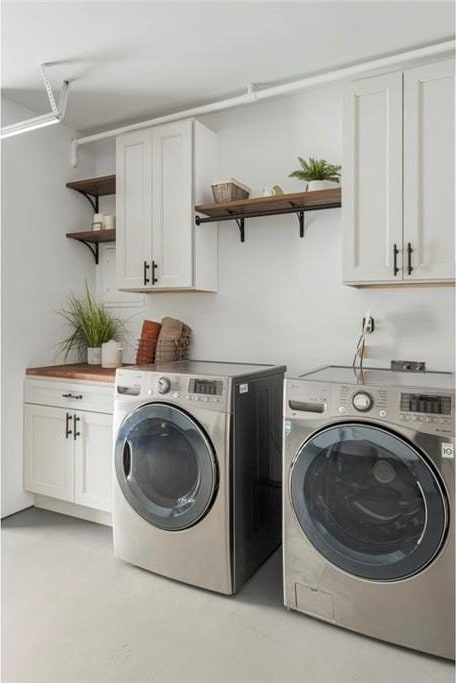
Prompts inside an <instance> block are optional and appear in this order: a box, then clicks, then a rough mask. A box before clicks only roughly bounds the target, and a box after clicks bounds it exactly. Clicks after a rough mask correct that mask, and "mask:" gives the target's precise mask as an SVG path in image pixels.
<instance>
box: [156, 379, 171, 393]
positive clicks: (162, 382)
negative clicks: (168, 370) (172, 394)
mask: <svg viewBox="0 0 456 683" xmlns="http://www.w3.org/2000/svg"><path fill="white" fill-rule="evenodd" d="M170 388H171V382H170V381H169V379H167V378H166V377H160V379H159V380H158V393H159V394H167V393H168V391H169V390H170Z"/></svg>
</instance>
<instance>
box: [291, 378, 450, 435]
mask: <svg viewBox="0 0 456 683" xmlns="http://www.w3.org/2000/svg"><path fill="white" fill-rule="evenodd" d="M285 414H286V417H287V418H291V419H293V418H294V419H298V420H304V421H307V422H309V423H312V424H314V423H315V424H320V423H321V420H322V419H324V420H331V419H332V418H340V419H344V420H346V419H350V418H354V419H356V418H361V417H362V418H363V419H366V420H379V421H381V422H383V423H384V424H386V425H388V424H391V425H404V427H405V426H407V427H408V428H410V429H414V430H415V431H417V432H423V433H426V434H435V435H437V436H442V437H444V436H448V437H453V436H454V433H455V424H454V416H455V405H454V394H453V393H452V392H447V393H445V392H442V391H438V390H432V389H428V390H426V393H424V392H423V393H418V392H416V393H415V392H412V391H410V390H408V389H401V388H400V387H383V386H374V385H364V384H359V385H356V384H337V383H334V384H332V383H329V382H328V383H327V382H315V381H306V380H305V379H296V380H295V379H287V381H286V404H285Z"/></svg>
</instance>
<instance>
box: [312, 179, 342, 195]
mask: <svg viewBox="0 0 456 683" xmlns="http://www.w3.org/2000/svg"><path fill="white" fill-rule="evenodd" d="M333 187H340V183H336V182H334V180H310V181H309V182H308V183H307V188H306V190H307V192H315V191H316V190H329V189H330V188H333Z"/></svg>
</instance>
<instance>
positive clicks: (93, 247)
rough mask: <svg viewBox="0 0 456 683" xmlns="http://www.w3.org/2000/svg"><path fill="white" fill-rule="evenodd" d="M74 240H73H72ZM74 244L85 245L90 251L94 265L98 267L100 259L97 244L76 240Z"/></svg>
mask: <svg viewBox="0 0 456 683" xmlns="http://www.w3.org/2000/svg"><path fill="white" fill-rule="evenodd" d="M73 239H74V238H73ZM76 242H80V243H81V244H85V245H86V247H89V249H90V251H91V252H92V256H93V258H94V259H95V265H96V266H98V262H99V258H100V249H99V245H98V242H86V240H78V239H77V240H76Z"/></svg>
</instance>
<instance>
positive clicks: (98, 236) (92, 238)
mask: <svg viewBox="0 0 456 683" xmlns="http://www.w3.org/2000/svg"><path fill="white" fill-rule="evenodd" d="M66 236H67V237H69V238H70V239H72V240H78V241H79V242H90V243H92V244H99V243H100V242H115V241H116V229H115V228H110V229H105V230H81V231H80V232H67V234H66Z"/></svg>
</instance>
